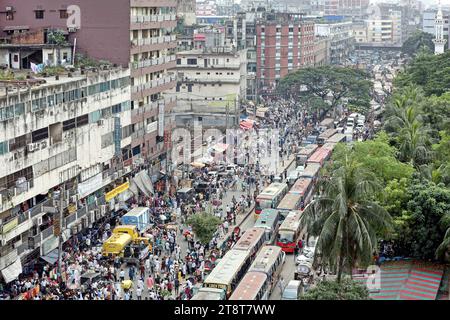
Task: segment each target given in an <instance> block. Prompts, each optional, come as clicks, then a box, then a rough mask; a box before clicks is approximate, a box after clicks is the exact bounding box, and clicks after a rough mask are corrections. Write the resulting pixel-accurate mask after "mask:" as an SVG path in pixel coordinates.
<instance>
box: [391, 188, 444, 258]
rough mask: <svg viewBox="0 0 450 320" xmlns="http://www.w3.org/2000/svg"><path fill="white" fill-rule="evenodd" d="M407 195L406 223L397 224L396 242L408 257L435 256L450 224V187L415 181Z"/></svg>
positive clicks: (404, 219)
mask: <svg viewBox="0 0 450 320" xmlns="http://www.w3.org/2000/svg"><path fill="white" fill-rule="evenodd" d="M407 197H408V198H409V200H408V202H407V203H406V207H405V209H406V211H405V214H404V217H403V223H402V224H399V225H397V232H396V233H397V239H396V240H397V243H398V244H399V247H400V248H401V250H402V251H403V252H402V253H403V254H405V255H407V256H410V257H413V258H417V259H433V258H434V257H435V252H436V251H437V249H438V247H439V245H440V244H441V242H442V240H443V239H444V236H445V232H446V230H447V228H448V227H449V226H450V190H449V189H448V188H445V187H444V186H443V185H436V184H435V183H433V182H430V181H426V180H414V181H413V182H412V183H411V185H410V187H409V188H408V195H407Z"/></svg>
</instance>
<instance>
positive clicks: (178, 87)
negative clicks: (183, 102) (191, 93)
mask: <svg viewBox="0 0 450 320" xmlns="http://www.w3.org/2000/svg"><path fill="white" fill-rule="evenodd" d="M176 91H177V92H180V85H179V84H177V89H176Z"/></svg>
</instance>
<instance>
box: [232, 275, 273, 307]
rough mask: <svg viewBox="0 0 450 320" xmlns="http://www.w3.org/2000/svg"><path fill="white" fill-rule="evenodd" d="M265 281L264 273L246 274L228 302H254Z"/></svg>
mask: <svg viewBox="0 0 450 320" xmlns="http://www.w3.org/2000/svg"><path fill="white" fill-rule="evenodd" d="M266 280H267V276H266V275H265V274H264V273H261V272H249V273H247V274H246V275H245V276H244V277H243V278H242V280H241V282H240V283H239V285H238V286H237V287H236V289H235V290H234V292H233V294H232V295H231V296H230V298H229V300H255V299H256V297H257V295H258V292H259V290H261V288H262V287H263V286H264V283H265V282H266Z"/></svg>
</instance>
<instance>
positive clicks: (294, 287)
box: [281, 280, 302, 300]
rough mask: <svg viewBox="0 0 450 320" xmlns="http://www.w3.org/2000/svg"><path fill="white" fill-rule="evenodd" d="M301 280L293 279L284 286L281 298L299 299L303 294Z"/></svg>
mask: <svg viewBox="0 0 450 320" xmlns="http://www.w3.org/2000/svg"><path fill="white" fill-rule="evenodd" d="M301 287H302V286H301V281H300V280H291V281H289V283H288V285H287V286H286V287H285V288H284V290H283V294H282V295H281V300H299V299H300V295H301Z"/></svg>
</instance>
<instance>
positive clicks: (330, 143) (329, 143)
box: [322, 141, 336, 152]
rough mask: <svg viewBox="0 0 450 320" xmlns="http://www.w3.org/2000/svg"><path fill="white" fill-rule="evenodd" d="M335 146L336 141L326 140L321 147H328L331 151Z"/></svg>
mask: <svg viewBox="0 0 450 320" xmlns="http://www.w3.org/2000/svg"><path fill="white" fill-rule="evenodd" d="M335 147H336V143H334V142H329V141H328V142H326V143H325V144H324V145H323V146H322V148H324V149H328V150H330V152H331V151H333V150H334V148H335Z"/></svg>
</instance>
